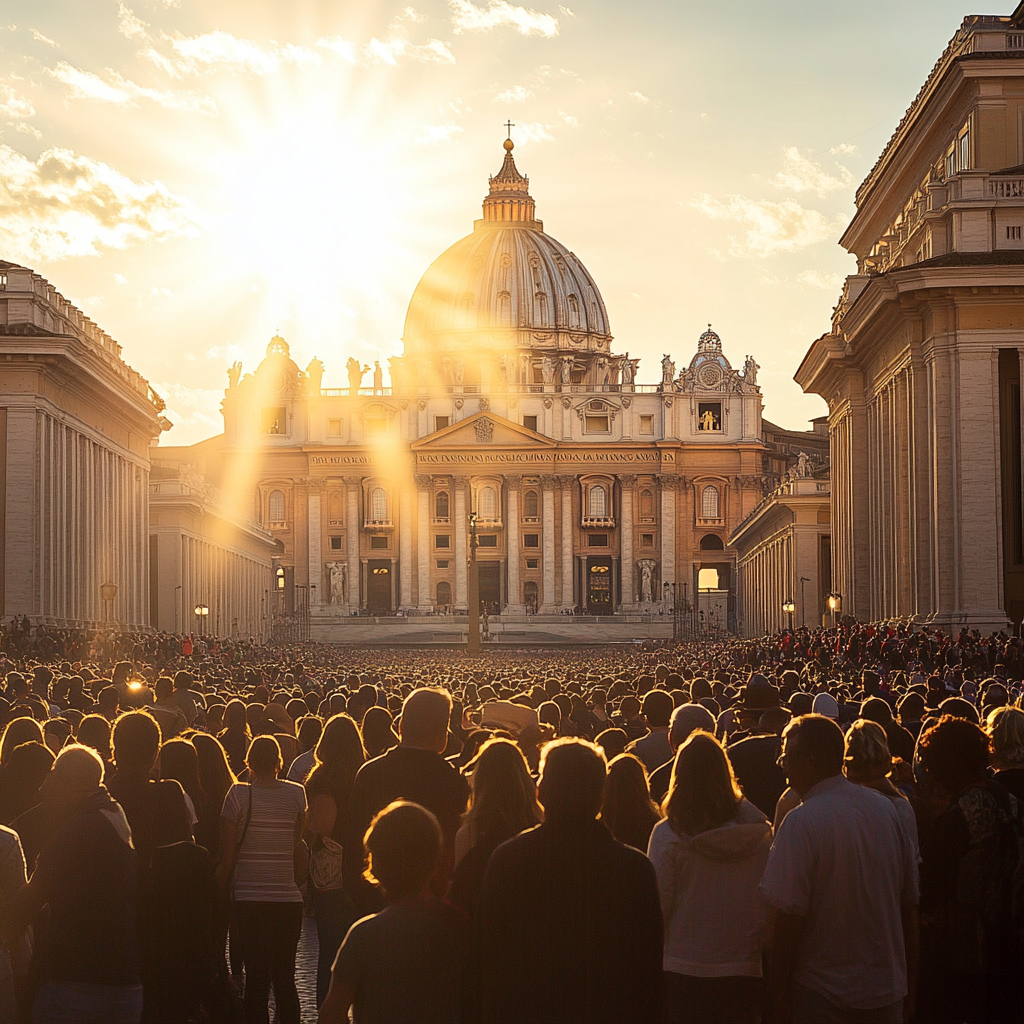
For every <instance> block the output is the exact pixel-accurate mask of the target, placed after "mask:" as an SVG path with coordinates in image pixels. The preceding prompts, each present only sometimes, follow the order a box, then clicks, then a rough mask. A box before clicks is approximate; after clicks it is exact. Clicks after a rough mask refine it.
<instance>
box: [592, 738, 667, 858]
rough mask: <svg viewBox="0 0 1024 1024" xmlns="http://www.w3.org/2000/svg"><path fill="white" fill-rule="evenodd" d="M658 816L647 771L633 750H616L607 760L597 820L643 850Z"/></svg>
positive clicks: (622, 841) (620, 838)
mask: <svg viewBox="0 0 1024 1024" xmlns="http://www.w3.org/2000/svg"><path fill="white" fill-rule="evenodd" d="M658 818H659V814H658V808H657V806H656V805H655V804H654V801H652V800H651V791H650V787H649V785H648V781H647V771H646V769H645V768H644V765H643V762H642V761H641V760H640V759H639V758H638V757H637V756H636V755H635V754H619V756H618V757H615V758H612V760H611V761H610V762H609V763H608V778H607V781H606V782H605V788H604V801H603V803H602V804H601V820H602V821H603V822H604V823H605V825H607V826H608V831H609V832H611V834H612V835H613V836H614V837H615V838H616V839H617V840H618V841H619V842H620V843H625V844H626V845H627V846H633V847H636V848H637V849H640V848H641V846H642V847H643V850H642V852H644V853H646V852H647V840H648V839H649V838H650V835H651V829H652V828H653V827H654V825H655V824H656V822H657V820H658Z"/></svg>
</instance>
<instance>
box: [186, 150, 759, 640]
mask: <svg viewBox="0 0 1024 1024" xmlns="http://www.w3.org/2000/svg"><path fill="white" fill-rule="evenodd" d="M512 148H513V147H512V142H511V141H506V142H505V155H504V162H503V165H502V167H501V170H500V172H499V173H498V174H497V175H496V176H494V177H492V178H491V179H490V182H489V191H488V194H487V196H486V198H485V199H484V202H483V216H482V217H481V219H480V220H477V221H476V222H475V224H474V230H473V231H472V233H471V234H469V235H467V236H466V237H465V238H463V239H461V240H460V241H458V242H456V243H455V244H454V245H453V246H451V247H450V248H449V249H448V250H447V251H446V252H444V253H443V254H442V255H441V256H440V257H438V259H437V260H435V262H434V263H433V264H432V265H431V266H430V267H429V268H428V269H427V271H426V273H425V274H424V276H423V278H422V280H421V281H420V283H419V285H418V286H417V288H416V290H415V292H414V294H413V296H412V299H411V301H410V304H409V307H408V312H407V316H406V321H405V330H404V336H403V342H404V353H403V355H402V356H401V357H396V358H393V359H391V360H390V365H389V367H388V370H389V374H388V376H389V382H388V384H387V385H385V382H384V370H383V368H381V367H380V366H379V364H378V365H377V366H376V367H374V368H373V369H372V370H371V368H370V367H368V366H362V365H360V362H359V361H357V360H356V359H354V358H349V359H348V362H347V365H346V374H347V380H348V387H344V388H327V387H324V386H323V377H324V373H325V366H324V364H323V363H321V362H320V361H319V360H317V359H314V360H313V362H312V363H311V364H310V365H309V366H308V367H307V368H306V369H305V370H302V369H300V368H299V367H298V366H297V365H296V363H295V362H294V361H293V360H292V358H291V355H290V352H289V346H288V343H287V342H286V341H285V340H284V339H283V338H280V337H275V338H274V339H273V340H272V341H271V342H270V345H269V346H268V348H267V353H266V358H265V359H264V360H263V361H262V362H261V363H260V365H259V366H258V367H257V368H256V369H255V371H254V372H252V373H246V374H244V375H243V373H242V370H243V368H242V367H241V366H240V365H238V364H236V365H235V366H233V367H232V368H231V369H230V370H229V372H228V377H229V387H228V388H227V390H226V391H225V396H224V403H223V413H224V434H223V435H222V436H221V437H219V438H213V439H211V440H210V441H207V442H203V443H202V445H198V446H194V447H195V449H196V451H195V452H194V453H193V454H189V452H191V451H192V450H191V449H179V450H178V451H179V452H180V453H181V456H180V457H181V459H182V461H188V462H189V463H190V464H191V465H192V466H193V467H194V468H196V469H198V470H199V471H201V472H203V473H204V474H205V475H206V476H207V477H209V478H211V480H213V481H214V482H216V483H217V484H219V485H220V486H221V488H222V489H224V488H226V487H227V488H232V489H235V490H237V489H238V488H239V487H241V488H243V489H244V490H245V492H246V493H247V494H250V495H251V501H252V505H251V508H250V509H248V510H247V511H248V513H249V514H250V515H251V517H252V518H253V519H255V520H257V521H258V522H259V523H260V524H262V526H263V528H264V529H265V530H266V531H267V532H269V533H270V534H272V535H273V536H274V537H275V538H276V539H277V540H278V541H279V542H280V554H279V556H278V557H277V559H276V561H275V570H274V573H275V574H274V581H273V586H272V593H271V594H270V595H268V598H269V601H270V606H271V609H272V612H273V614H274V615H275V616H277V617H281V616H287V615H292V614H295V613H297V612H299V611H309V612H310V613H311V615H312V618H313V621H314V623H315V624H316V626H317V627H319V629H318V630H316V631H315V634H314V635H318V636H321V637H324V638H327V637H329V636H330V627H331V625H332V623H333V624H337V625H341V624H343V623H344V622H345V621H346V620H348V619H350V618H351V617H353V616H357V615H365V614H374V615H387V614H394V613H404V614H405V615H408V616H415V615H425V614H445V613H459V612H464V611H465V610H466V609H467V607H468V595H469V585H468V583H469V580H468V572H469V569H468V563H469V558H470V547H471V543H472V538H475V544H476V547H475V550H476V560H477V563H478V572H479V593H480V601H481V606H482V609H483V610H485V611H487V612H489V613H491V614H503V615H509V616H515V615H528V614H530V613H536V614H539V615H542V616H543V615H555V614H560V613H570V612H574V613H577V614H579V613H587V614H592V615H617V614H623V613H637V612H643V611H652V612H658V611H661V610H663V609H664V608H665V607H666V604H667V602H669V601H671V600H673V599H675V600H678V601H684V602H690V603H697V602H698V601H704V602H708V603H709V604H708V611H709V614H711V613H712V611H713V612H714V614H715V616H716V617H717V618H718V619H719V620H720V623H721V625H722V626H725V625H727V624H728V623H729V622H730V621H731V620H733V619H734V617H735V610H736V602H735V586H736V580H735V552H734V551H733V550H732V549H731V548H730V547H729V543H728V540H729V537H730V536H731V534H732V532H733V531H734V530H735V529H736V527H737V526H738V525H739V524H740V523H741V522H742V521H743V519H744V518H745V517H746V516H747V515H748V514H749V513H750V512H751V511H752V510H753V509H754V508H755V506H756V505H757V504H758V503H759V502H760V501H761V499H762V497H763V495H764V493H765V470H766V466H768V467H770V465H771V460H770V458H769V455H770V453H769V446H767V445H766V444H765V442H764V440H763V437H762V422H761V409H762V401H761V392H760V389H759V387H758V384H757V370H758V367H757V364H756V362H755V361H754V359H753V358H752V357H750V356H747V357H746V360H745V363H744V365H743V367H742V370H737V369H735V368H734V367H733V366H732V364H731V363H730V361H729V360H728V358H727V357H726V355H725V352H724V351H723V344H722V340H721V339H720V338H719V336H718V335H717V334H716V333H715V332H714V331H712V330H711V329H710V327H709V329H708V330H707V331H706V332H705V333H704V334H702V335H701V336H700V338H699V339H694V340H693V342H691V343H690V344H689V345H687V348H688V349H689V350H690V351H689V356H690V358H689V359H688V360H687V361H685V362H682V361H681V362H680V364H679V365H678V367H677V364H676V362H675V359H674V357H673V355H672V354H671V353H669V354H666V355H665V356H664V358H663V359H662V362H661V365H660V366H659V367H657V372H656V373H655V374H654V375H653V377H654V379H653V380H649V382H647V383H644V382H642V381H643V374H642V373H641V371H640V368H639V362H640V361H639V360H638V359H635V358H631V357H630V355H629V353H628V352H619V351H617V350H616V347H615V346H614V345H613V338H612V332H611V326H610V324H609V321H608V314H607V311H606V309H605V305H604V301H603V299H602V298H601V294H600V291H599V290H598V287H597V284H596V283H595V281H594V279H593V278H592V277H591V275H590V274H589V273H588V271H587V269H586V268H585V267H584V266H583V264H582V263H581V262H580V260H579V258H578V257H577V256H576V255H574V254H573V253H572V252H571V251H570V250H569V249H568V248H566V247H565V246H564V245H562V244H561V243H560V242H558V241H556V240H555V239H554V238H552V237H551V236H550V235H549V234H547V233H545V231H544V229H543V224H542V222H541V221H540V220H538V219H537V216H536V211H535V206H534V200H533V198H532V197H531V195H530V192H529V182H528V179H527V178H526V177H525V176H523V175H522V174H521V173H520V172H519V171H518V170H517V168H516V165H515V161H514V159H513V155H512ZM694 346H695V351H694ZM339 361H340V360H339ZM698 593H700V595H701V596H700V597H699V598H698Z"/></svg>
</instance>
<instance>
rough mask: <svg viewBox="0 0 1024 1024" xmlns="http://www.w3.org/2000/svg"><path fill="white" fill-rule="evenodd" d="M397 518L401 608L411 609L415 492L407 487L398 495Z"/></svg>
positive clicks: (412, 604) (412, 605)
mask: <svg viewBox="0 0 1024 1024" xmlns="http://www.w3.org/2000/svg"><path fill="white" fill-rule="evenodd" d="M398 500H399V506H398V507H399V514H398V515H399V519H398V558H399V567H398V571H399V580H400V586H399V589H400V591H401V608H402V610H403V611H406V612H409V611H412V610H413V609H414V608H415V607H416V604H415V602H414V601H413V593H412V563H413V557H414V556H413V551H414V550H415V545H414V543H413V505H414V504H415V503H416V498H415V492H413V491H412V490H410V489H409V488H408V487H403V488H402V490H401V492H400V494H399V496H398Z"/></svg>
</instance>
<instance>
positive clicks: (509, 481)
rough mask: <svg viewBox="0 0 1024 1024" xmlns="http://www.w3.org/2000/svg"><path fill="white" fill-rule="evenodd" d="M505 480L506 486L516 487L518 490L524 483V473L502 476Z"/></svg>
mask: <svg viewBox="0 0 1024 1024" xmlns="http://www.w3.org/2000/svg"><path fill="white" fill-rule="evenodd" d="M502 479H503V480H504V481H505V486H506V487H509V488H515V489H516V490H518V489H519V488H520V487H521V486H522V483H523V478H522V475H521V474H519V473H513V474H511V475H510V476H506V477H503V478H502Z"/></svg>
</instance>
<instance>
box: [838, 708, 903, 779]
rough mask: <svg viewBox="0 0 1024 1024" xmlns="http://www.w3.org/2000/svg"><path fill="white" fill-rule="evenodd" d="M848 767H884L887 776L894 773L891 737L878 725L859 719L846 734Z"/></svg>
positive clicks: (845, 758)
mask: <svg viewBox="0 0 1024 1024" xmlns="http://www.w3.org/2000/svg"><path fill="white" fill-rule="evenodd" d="M843 760H844V762H845V763H846V764H847V765H857V766H863V767H872V768H877V767H884V768H885V771H886V774H888V773H889V772H890V771H892V753H891V752H890V751H889V737H888V736H886V735H885V730H884V729H883V728H882V727H881V726H880V725H879V724H878V723H877V722H871V721H869V720H868V719H866V718H858V719H857V721H856V722H854V723H853V725H851V726H850V728H849V729H848V730H847V732H846V756H845V757H844V758H843Z"/></svg>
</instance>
